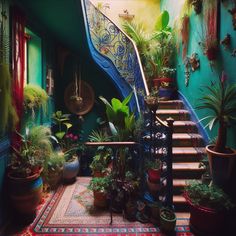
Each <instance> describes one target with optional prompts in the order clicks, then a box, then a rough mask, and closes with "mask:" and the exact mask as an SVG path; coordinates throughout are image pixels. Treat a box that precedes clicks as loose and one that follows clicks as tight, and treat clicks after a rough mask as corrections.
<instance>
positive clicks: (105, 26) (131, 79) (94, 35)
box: [84, 0, 148, 111]
mask: <svg viewBox="0 0 236 236" xmlns="http://www.w3.org/2000/svg"><path fill="white" fill-rule="evenodd" d="M84 2H85V13H86V17H87V18H86V22H87V24H88V33H89V36H90V37H89V38H88V39H89V40H91V42H92V45H93V47H94V48H95V49H96V50H97V52H99V54H100V55H102V56H103V58H105V59H108V60H106V61H107V62H108V63H109V62H110V63H112V64H113V65H114V66H115V68H116V70H117V71H118V74H119V75H120V77H119V80H120V81H119V82H120V83H124V82H125V83H126V84H128V85H129V86H130V88H131V91H132V90H133V91H134V94H135V101H136V108H137V110H138V111H139V110H140V109H139V107H141V108H144V99H143V95H139V94H137V91H139V90H142V91H144V94H146V93H148V89H147V85H146V81H145V77H144V73H143V71H142V66H141V62H140V59H139V55H138V52H137V49H136V47H135V45H134V43H133V42H132V40H131V39H130V38H129V37H128V36H127V35H126V34H125V33H124V32H123V31H122V30H121V29H120V28H119V27H117V26H116V25H115V24H114V23H113V22H112V21H111V20H110V19H109V18H107V17H106V16H105V15H104V14H103V13H102V12H101V11H99V10H98V9H97V8H96V7H95V6H94V5H93V4H92V3H91V2H90V1H89V0H84ZM86 22H85V23H86ZM98 63H99V62H98ZM107 66H108V65H107ZM108 72H109V71H108ZM110 75H111V76H112V75H113V74H112V73H110ZM113 80H114V81H115V82H116V81H117V78H113ZM117 82H118V81H117ZM123 89H124V88H123Z"/></svg>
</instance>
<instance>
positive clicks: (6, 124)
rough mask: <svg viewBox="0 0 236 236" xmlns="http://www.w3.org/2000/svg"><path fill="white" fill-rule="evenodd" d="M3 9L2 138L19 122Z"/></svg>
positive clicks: (0, 50)
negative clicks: (14, 101)
mask: <svg viewBox="0 0 236 236" xmlns="http://www.w3.org/2000/svg"><path fill="white" fill-rule="evenodd" d="M3 8H4V7H3V5H2V12H1V16H2V17H1V22H0V23H1V25H0V27H1V28H0V114H1V115H0V136H2V135H3V134H4V133H5V132H6V131H7V129H8V128H10V127H11V128H12V129H14V128H15V126H16V123H17V122H18V116H17V113H16V110H15V107H14V105H13V103H12V89H11V80H12V78H11V74H10V71H9V65H8V62H7V55H8V53H9V43H8V42H9V37H7V36H6V34H5V21H6V20H7V16H6V12H5V11H4V9H3Z"/></svg>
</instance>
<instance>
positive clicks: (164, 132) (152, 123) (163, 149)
mask: <svg viewBox="0 0 236 236" xmlns="http://www.w3.org/2000/svg"><path fill="white" fill-rule="evenodd" d="M145 118H146V119H145V121H146V123H145V127H146V131H145V133H144V135H143V146H144V162H146V161H150V160H151V161H153V160H155V159H159V160H160V161H161V163H162V171H161V179H160V183H161V190H160V191H158V193H157V195H156V196H152V195H151V194H150V193H149V192H148V191H146V193H145V195H144V198H145V199H146V200H148V201H150V202H155V201H161V202H162V204H163V205H164V206H168V207H173V176H172V133H173V129H172V128H173V120H172V119H170V120H167V124H163V122H162V121H161V120H159V119H158V118H157V117H156V111H155V110H152V111H150V112H146V113H145ZM145 178H147V177H146V176H145ZM144 181H145V179H144Z"/></svg>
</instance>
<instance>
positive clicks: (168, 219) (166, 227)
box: [160, 208, 176, 232]
mask: <svg viewBox="0 0 236 236" xmlns="http://www.w3.org/2000/svg"><path fill="white" fill-rule="evenodd" d="M160 223H161V230H163V231H164V232H172V231H174V229H175V225H176V215H175V213H174V211H173V210H171V209H169V208H161V210H160Z"/></svg>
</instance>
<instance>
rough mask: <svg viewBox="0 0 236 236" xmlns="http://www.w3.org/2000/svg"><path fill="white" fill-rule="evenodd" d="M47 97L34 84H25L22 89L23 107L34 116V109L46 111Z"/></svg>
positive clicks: (43, 91)
mask: <svg viewBox="0 0 236 236" xmlns="http://www.w3.org/2000/svg"><path fill="white" fill-rule="evenodd" d="M47 101H48V95H47V93H46V91H45V90H44V89H42V88H41V87H39V86H37V85H34V84H27V85H26V86H25V87H24V107H25V110H31V111H32V115H33V116H34V113H35V109H39V108H43V110H44V111H46V108H47Z"/></svg>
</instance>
